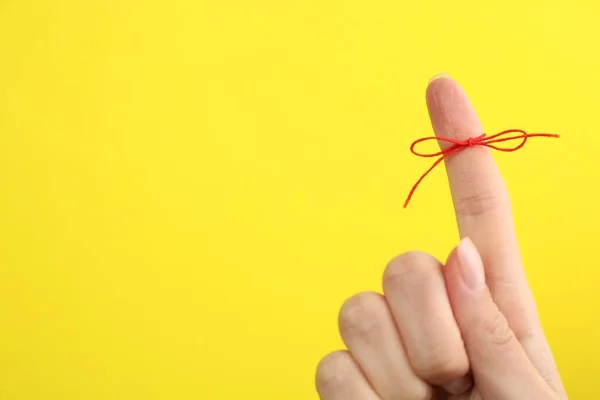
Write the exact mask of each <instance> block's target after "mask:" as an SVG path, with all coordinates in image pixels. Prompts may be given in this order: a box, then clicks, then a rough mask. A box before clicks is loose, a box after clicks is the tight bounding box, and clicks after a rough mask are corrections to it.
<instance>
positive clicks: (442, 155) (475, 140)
mask: <svg viewBox="0 0 600 400" xmlns="http://www.w3.org/2000/svg"><path fill="white" fill-rule="evenodd" d="M511 134H512V135H511ZM530 137H549V138H559V137H560V135H555V134H553V133H527V132H525V131H524V130H521V129H509V130H506V131H502V132H500V133H497V134H495V135H492V136H486V135H485V133H484V134H483V135H480V136H477V137H471V138H468V139H466V140H457V139H452V138H448V137H436V136H432V137H424V138H421V139H417V140H415V141H414V142H413V144H412V145H411V146H410V151H411V153H413V154H414V155H416V156H419V157H439V158H438V159H437V160H435V162H434V163H433V165H432V166H431V167H430V168H429V169H428V170H427V171H425V173H424V174H423V175H421V177H420V178H419V180H418V181H417V182H416V183H415V184H414V186H413V187H412V189H411V190H410V193H409V194H408V197H407V198H406V201H405V202H404V208H406V207H407V206H408V203H409V202H410V199H411V198H412V197H413V194H415V191H416V190H417V187H419V185H420V184H421V182H422V181H423V179H425V177H426V176H427V175H428V174H429V173H430V172H431V171H433V169H434V168H435V167H437V165H438V164H439V163H441V162H442V161H444V160H445V159H447V158H448V157H450V156H453V155H454V154H456V153H460V152H461V151H463V150H464V149H466V148H469V147H475V146H485V147H489V148H491V149H494V150H499V151H504V152H512V151H517V150H519V149H520V148H521V147H523V146H525V143H527V139H528V138H530ZM429 140H438V141H442V142H447V143H450V144H451V145H450V146H448V147H447V148H445V149H444V150H440V151H438V152H436V153H419V152H418V151H416V150H415V147H416V146H417V145H418V144H419V143H422V142H426V141H429ZM510 140H520V142H519V143H518V144H517V145H516V146H513V147H498V146H496V145H494V143H502V142H508V141H510Z"/></svg>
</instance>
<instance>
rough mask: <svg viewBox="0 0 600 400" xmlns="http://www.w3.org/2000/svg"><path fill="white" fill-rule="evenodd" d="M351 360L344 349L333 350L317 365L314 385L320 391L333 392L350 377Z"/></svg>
mask: <svg viewBox="0 0 600 400" xmlns="http://www.w3.org/2000/svg"><path fill="white" fill-rule="evenodd" d="M352 368H353V362H352V360H351V359H350V355H349V354H348V353H347V352H345V351H335V352H333V353H330V354H328V355H326V356H325V357H323V358H322V359H321V361H320V362H319V364H318V365H317V372H316V374H315V386H316V388H317V390H318V391H319V392H320V393H322V392H332V391H333V392H335V391H337V390H338V389H339V388H340V387H342V386H344V385H346V384H347V382H348V379H351V378H352V376H351V375H352Z"/></svg>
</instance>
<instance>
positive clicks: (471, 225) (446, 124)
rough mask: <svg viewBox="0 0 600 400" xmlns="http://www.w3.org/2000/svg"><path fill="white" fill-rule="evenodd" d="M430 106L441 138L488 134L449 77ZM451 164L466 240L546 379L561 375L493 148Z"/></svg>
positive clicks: (431, 91) (438, 82) (430, 97)
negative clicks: (472, 245) (524, 263)
mask: <svg viewBox="0 0 600 400" xmlns="http://www.w3.org/2000/svg"><path fill="white" fill-rule="evenodd" d="M427 106H428V109H429V115H430V118H431V122H432V125H433V129H434V131H435V134H436V136H438V137H448V138H452V139H458V140H465V139H468V138H470V137H476V136H479V135H481V134H482V133H484V130H483V128H482V126H481V122H480V121H479V118H478V117H477V114H476V112H475V109H474V108H473V106H472V105H471V102H470V101H469V98H468V97H467V95H466V94H465V92H464V91H463V89H462V88H461V87H460V85H459V84H458V83H457V82H455V81H454V80H452V79H451V78H449V77H447V76H444V77H440V78H438V79H434V80H432V81H431V82H430V84H429V86H428V88H427ZM440 146H441V147H442V148H444V147H445V146H447V144H446V143H445V142H444V141H440ZM445 164H446V172H447V175H448V180H449V183H450V190H451V193H452V199H453V203H454V209H455V213H456V219H457V223H458V228H459V232H460V236H461V237H463V238H464V237H470V238H471V239H472V240H473V242H474V243H475V246H476V247H477V248H478V249H479V252H480V254H481V258H482V260H483V264H484V266H485V275H486V281H487V284H488V286H489V288H490V291H491V293H492V296H493V298H494V301H495V302H496V304H497V305H498V307H499V309H500V311H501V312H502V313H503V314H504V315H505V316H506V318H507V320H508V323H509V325H510V327H511V329H512V330H513V332H514V333H515V335H516V336H517V337H518V338H519V340H520V341H521V343H522V345H523V347H524V349H525V351H526V352H527V353H528V356H529V357H530V359H531V360H532V362H533V364H534V365H536V367H537V368H538V370H539V371H540V372H541V373H542V375H544V376H549V377H552V376H558V373H557V372H556V368H555V366H554V362H553V360H552V355H551V352H550V349H549V347H548V344H547V341H546V339H545V337H544V334H543V331H542V328H541V325H540V323H539V318H538V316H537V310H536V306H535V302H534V300H533V296H532V294H531V290H530V289H529V285H528V283H527V279H526V276H525V272H524V270H523V266H522V262H521V256H520V252H519V246H518V243H517V237H516V234H515V228H514V223H513V216H512V209H511V205H510V198H509V195H508V191H507V189H506V185H505V183H504V180H503V178H502V175H501V174H500V171H499V169H498V167H497V165H496V163H495V161H494V158H493V156H492V154H491V151H490V149H489V148H486V147H485V146H475V147H471V148H467V149H465V150H464V151H461V152H459V153H457V154H454V155H453V156H451V157H449V158H447V159H446V160H445Z"/></svg>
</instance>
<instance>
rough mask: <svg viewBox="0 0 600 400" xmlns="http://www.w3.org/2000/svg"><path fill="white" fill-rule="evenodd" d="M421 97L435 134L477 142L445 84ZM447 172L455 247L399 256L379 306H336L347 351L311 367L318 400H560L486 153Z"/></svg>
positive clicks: (362, 301) (457, 97) (462, 156)
mask: <svg viewBox="0 0 600 400" xmlns="http://www.w3.org/2000/svg"><path fill="white" fill-rule="evenodd" d="M426 97H427V107H428V109H429V115H430V118H431V123H432V125H433V129H434V131H435V133H436V135H438V136H445V137H452V138H456V139H459V140H463V139H467V138H469V137H475V136H478V135H480V134H481V133H482V132H484V131H483V128H482V126H481V123H480V121H479V119H478V117H477V114H476V113H475V110H474V109H473V107H472V105H471V103H470V101H469V99H468V97H467V95H466V94H465V93H464V91H463V90H462V89H461V87H460V86H459V84H458V83H457V82H455V81H454V80H452V79H451V78H450V77H448V76H437V77H435V78H434V79H433V80H432V81H431V82H430V83H429V86H428V88H427V96H426ZM440 145H441V146H445V143H443V142H441V143H440ZM446 172H447V175H448V180H449V183H450V188H451V192H452V199H453V203H454V209H455V213H456V219H457V223H458V228H459V232H460V236H461V238H462V240H461V242H460V243H459V245H458V246H457V247H456V248H455V249H454V250H453V251H452V253H451V254H450V255H449V257H448V259H447V260H446V263H445V264H442V263H441V262H440V261H438V260H436V259H435V258H434V257H432V256H430V255H428V254H425V253H419V252H411V253H406V254H403V255H400V256H398V257H396V258H395V259H394V260H392V261H391V262H390V263H389V265H388V266H387V268H386V269H385V272H384V274H383V295H381V294H377V293H371V292H367V293H359V294H356V295H354V296H352V297H351V298H349V299H348V300H347V301H346V302H345V303H344V304H343V305H342V307H341V309H340V314H339V328H340V333H341V336H342V339H343V341H344V343H345V345H346V347H347V350H340V351H336V352H333V353H331V354H329V355H327V356H325V357H324V358H323V359H322V360H321V362H320V363H319V365H318V367H317V372H316V387H317V391H318V393H319V395H320V397H321V399H323V400H430V399H436V400H438V399H447V400H475V399H485V400H495V399H502V400H513V399H514V400H523V399H532V400H537V399H540V400H548V399H550V400H554V399H566V398H567V395H566V393H565V390H564V387H563V385H562V382H561V379H560V376H559V373H558V371H557V369H556V365H555V363H554V359H553V356H552V352H551V350H550V347H549V346H548V342H547V340H546V338H545V335H544V332H543V330H542V327H541V324H540V321H539V317H538V313H537V309H536V305H535V302H534V299H533V296H532V293H531V290H530V288H529V284H528V283H527V279H526V277H525V273H524V270H523V265H522V261H521V256H520V253H519V246H518V243H517V238H516V235H515V229H514V224H513V218H512V210H511V206H510V199H509V196H508V192H507V189H506V186H505V184H504V181H503V179H502V176H501V174H500V172H499V170H498V168H497V166H496V164H495V162H494V159H493V157H492V154H491V152H490V150H489V149H487V148H485V147H482V146H479V147H474V148H470V149H468V150H467V151H463V152H461V153H459V154H456V155H455V156H453V157H450V158H449V159H448V160H446Z"/></svg>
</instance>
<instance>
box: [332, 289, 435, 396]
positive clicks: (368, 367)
mask: <svg viewBox="0 0 600 400" xmlns="http://www.w3.org/2000/svg"><path fill="white" fill-rule="evenodd" d="M339 325H340V333H341V335H342V339H343V340H344V343H345V344H346V346H347V347H348V350H349V351H350V353H351V354H352V356H353V357H354V359H355V360H356V361H357V363H358V364H359V365H360V368H361V370H362V371H363V372H364V374H365V376H366V377H367V379H368V381H369V382H370V383H371V385H372V386H373V388H374V389H375V391H376V392H377V393H378V394H379V395H380V396H381V398H382V399H384V400H388V399H389V400H392V399H393V400H417V399H429V398H431V396H432V388H431V387H430V386H429V385H428V384H427V383H426V382H424V381H423V380H422V379H421V378H419V377H418V376H417V375H416V374H415V372H414V371H413V370H412V368H411V366H410V363H409V361H408V359H407V356H406V352H405V351H404V347H403V344H402V342H401V339H400V336H399V334H398V331H397V330H396V326H395V324H394V320H393V318H392V315H391V313H390V310H389V308H388V305H387V303H386V301H385V300H384V298H383V297H382V296H381V295H379V294H377V293H371V292H366V293H361V294H358V295H356V296H354V297H351V298H350V299H348V300H347V301H346V302H345V303H344V305H343V306H342V308H341V310H340V322H339Z"/></svg>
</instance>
